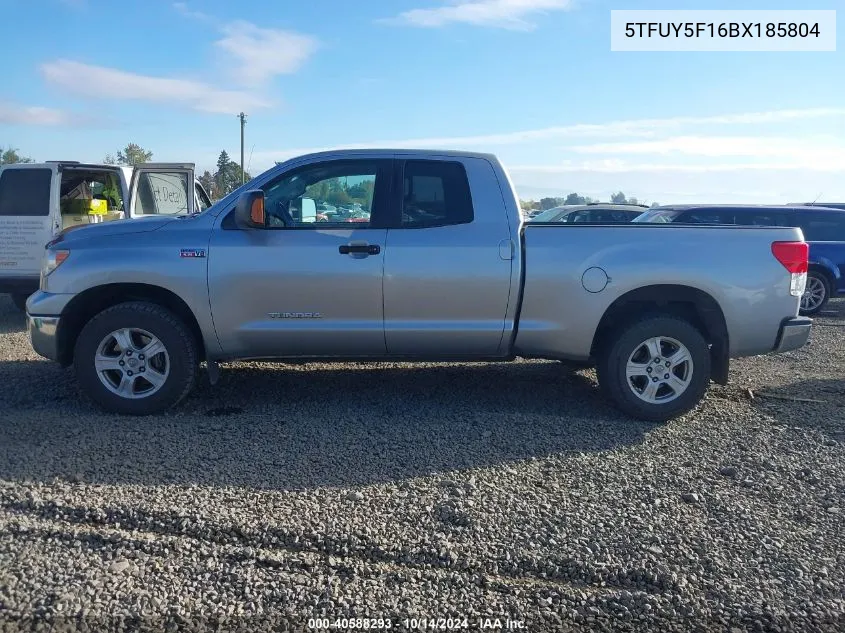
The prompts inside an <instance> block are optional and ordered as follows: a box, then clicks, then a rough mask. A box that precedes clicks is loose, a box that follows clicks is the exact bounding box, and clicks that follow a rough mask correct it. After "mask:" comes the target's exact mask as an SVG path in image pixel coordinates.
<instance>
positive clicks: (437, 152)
mask: <svg viewBox="0 0 845 633" xmlns="http://www.w3.org/2000/svg"><path fill="white" fill-rule="evenodd" d="M385 154H390V155H396V156H449V157H454V158H483V159H486V160H494V161H498V158H497V157H496V155H495V154H490V153H486V152H470V151H463V150H455V149H400V148H390V147H384V148H373V147H366V148H364V147H362V148H349V147H345V148H342V149H328V150H323V151H320V152H310V153H308V154H299V155H297V156H291V157H290V158H288V159H286V160H285V161H279V163H282V162H287V161H289V160H294V159H303V158H309V159H310V158H342V157H344V156H384V155H385Z"/></svg>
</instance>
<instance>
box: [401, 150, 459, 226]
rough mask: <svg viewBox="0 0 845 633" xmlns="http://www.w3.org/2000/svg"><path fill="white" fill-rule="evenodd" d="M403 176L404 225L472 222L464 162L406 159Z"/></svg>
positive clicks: (441, 224)
mask: <svg viewBox="0 0 845 633" xmlns="http://www.w3.org/2000/svg"><path fill="white" fill-rule="evenodd" d="M403 180H404V184H403V186H404V191H403V196H402V227H403V228H422V227H433V226H449V225H454V224H468V223H469V222H472V220H473V209H472V196H471V195H470V190H469V180H468V179H467V174H466V170H465V169H464V166H463V165H462V164H461V163H458V162H450V161H438V160H409V161H406V162H405V174H404V179H403Z"/></svg>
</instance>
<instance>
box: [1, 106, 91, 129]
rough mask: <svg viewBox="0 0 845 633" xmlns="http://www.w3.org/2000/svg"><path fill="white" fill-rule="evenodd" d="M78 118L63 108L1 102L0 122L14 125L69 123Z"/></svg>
mask: <svg viewBox="0 0 845 633" xmlns="http://www.w3.org/2000/svg"><path fill="white" fill-rule="evenodd" d="M76 120H77V117H76V116H75V115H72V114H70V113H68V112H65V111H63V110H56V109H54V108H42V107H40V106H22V105H16V104H14V103H0V123H6V124H12V125H44V126H51V125H68V124H70V123H73V122H75V121H76Z"/></svg>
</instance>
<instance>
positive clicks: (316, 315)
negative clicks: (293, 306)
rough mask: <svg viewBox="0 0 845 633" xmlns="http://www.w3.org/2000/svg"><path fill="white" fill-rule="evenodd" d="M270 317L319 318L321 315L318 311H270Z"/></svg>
mask: <svg viewBox="0 0 845 633" xmlns="http://www.w3.org/2000/svg"><path fill="white" fill-rule="evenodd" d="M269 317H270V318H271V319H321V318H323V315H322V314H320V313H319V312H271V313H270V314H269Z"/></svg>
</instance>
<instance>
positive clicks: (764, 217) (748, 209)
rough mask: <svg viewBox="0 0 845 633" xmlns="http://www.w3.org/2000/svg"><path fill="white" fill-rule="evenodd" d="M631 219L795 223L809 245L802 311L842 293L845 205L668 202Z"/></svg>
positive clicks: (811, 310) (844, 282) (844, 287)
mask: <svg viewBox="0 0 845 633" xmlns="http://www.w3.org/2000/svg"><path fill="white" fill-rule="evenodd" d="M837 206H839V205H838V204H837ZM634 222H671V223H679V224H741V225H743V226H796V227H798V228H800V229H801V231H802V232H803V233H804V239H805V240H806V241H807V242H808V243H809V245H810V269H809V271H808V274H807V289H806V290H805V292H804V295H803V296H802V297H801V310H800V312H801V314H803V315H812V314H816V313H817V312H819V311H820V310H821V309H822V308H824V307H825V305H826V304H827V302H828V300H829V299H830V298H831V297H832V296H835V295H843V294H845V209H835V208H829V207H821V206H817V205H812V204H793V205H732V204H731V205H729V204H708V205H667V206H662V207H653V208H651V209H649V210H648V211H646V212H645V213H643V214H642V215H641V216H639V217H638V218H636V219H635V220H634Z"/></svg>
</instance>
